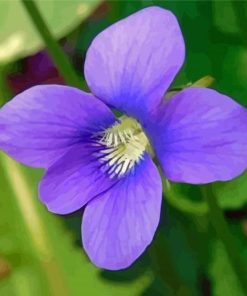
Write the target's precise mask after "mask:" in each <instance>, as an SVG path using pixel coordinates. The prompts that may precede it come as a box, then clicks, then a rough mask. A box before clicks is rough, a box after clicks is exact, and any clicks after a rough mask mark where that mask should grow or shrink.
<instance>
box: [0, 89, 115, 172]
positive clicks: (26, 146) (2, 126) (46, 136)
mask: <svg viewBox="0 0 247 296" xmlns="http://www.w3.org/2000/svg"><path fill="white" fill-rule="evenodd" d="M114 121H115V118H114V116H113V114H112V113H111V111H110V110H109V109H108V108H107V107H106V106H105V105H104V104H103V103H102V102H100V101H99V100H98V99H96V98H95V97H93V95H91V94H87V93H85V92H83V91H80V90H78V89H75V88H72V87H68V86H59V85H43V86H35V87H32V88H30V89H28V90H26V91H24V92H22V93H21V94H19V95H17V96H16V97H14V98H13V99H12V100H11V101H10V102H8V103H7V104H5V105H4V106H3V107H2V108H1V109H0V148H1V149H2V150H3V151H5V152H6V153H8V154H9V155H10V156H11V157H13V158H14V159H16V160H17V161H20V162H22V163H24V164H26V165H30V166H34V167H48V166H49V165H51V163H53V162H54V161H55V160H56V159H58V158H59V157H61V156H62V155H63V154H64V153H65V152H66V151H68V149H70V148H71V146H73V145H74V144H76V143H78V142H80V141H82V140H83V138H84V137H87V136H88V135H89V134H91V133H94V132H97V131H98V130H99V129H104V128H106V127H108V126H109V125H111V124H113V122H114Z"/></svg>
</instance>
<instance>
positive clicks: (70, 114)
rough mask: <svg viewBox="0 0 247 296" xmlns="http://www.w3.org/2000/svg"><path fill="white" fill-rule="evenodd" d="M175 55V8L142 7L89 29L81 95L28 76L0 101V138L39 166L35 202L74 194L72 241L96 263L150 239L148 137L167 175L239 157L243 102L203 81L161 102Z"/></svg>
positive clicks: (153, 194)
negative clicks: (77, 224) (76, 219)
mask: <svg viewBox="0 0 247 296" xmlns="http://www.w3.org/2000/svg"><path fill="white" fill-rule="evenodd" d="M184 54H185V49H184V41H183V37H182V34H181V31H180V28H179V25H178V23H177V20H176V18H175V16H174V15H173V14H172V13H171V12H169V11H167V10H164V9H161V8H159V7H149V8H146V9H143V10H141V11H139V12H137V13H135V14H133V15H131V16H129V17H127V18H126V19H124V20H121V21H119V22H117V23H116V24H114V25H112V26H110V27H109V28H107V29H106V30H104V31H103V32H102V33H100V34H99V35H98V36H97V37H96V38H95V39H94V40H93V42H92V44H91V46H90V48H89V50H88V52H87V56H86V62H85V77H86V80H87V83H88V85H89V87H90V89H91V91H92V94H88V93H85V92H83V91H81V90H78V89H75V88H72V87H68V86H58V85H47V86H36V87H32V88H30V89H28V90H26V91H24V92H23V93H21V94H19V95H17V96H16V97H15V98H14V99H13V100H12V101H10V102H9V103H7V104H6V105H5V106H4V107H3V108H2V109H1V111H0V128H1V141H0V147H1V148H2V149H3V150H4V151H5V152H6V153H8V154H9V155H10V156H12V157H13V158H14V159H16V160H17V161H20V162H22V163H24V164H26V165H29V166H32V167H41V168H45V169H46V173H45V175H44V177H43V179H42V180H41V183H40V186H39V193H40V199H41V201H42V202H43V203H44V204H45V205H46V206H47V208H48V209H49V210H50V211H51V212H54V213H58V214H67V213H71V212H73V211H76V210H78V209H80V208H81V207H83V206H85V205H86V208H85V212H84V216H83V222H82V240H83V245H84V248H85V250H86V252H87V254H88V256H89V258H90V259H91V261H92V262H93V263H94V264H95V265H97V266H99V267H101V268H106V269H111V270H117V269H122V268H126V267H128V266H129V265H130V264H131V263H132V262H133V261H134V260H136V259H137V258H138V257H139V256H140V254H141V253H142V252H143V251H144V250H145V249H146V247H147V246H148V245H149V244H150V242H151V241H152V239H153V236H154V233H155V231H156V228H157V225H158V223H159V218H160V208H161V200H162V184H161V178H160V175H159V172H158V169H157V168H156V166H155V164H154V163H153V161H152V159H151V157H150V156H149V154H148V153H147V152H146V148H147V147H148V145H149V144H151V146H152V148H153V150H154V152H155V154H156V156H157V158H158V160H159V163H160V165H161V167H162V169H163V173H164V175H165V176H166V177H167V178H168V179H169V180H171V181H175V182H187V183H193V184H201V183H208V182H213V181H216V180H229V179H232V178H234V177H236V176H238V175H239V174H241V173H242V172H243V171H244V170H245V169H246V167H247V111H246V110H245V109H244V108H243V107H241V106H240V105H239V104H237V103H236V102H234V101H233V100H232V99H230V98H229V97H227V96H224V95H222V94H220V93H218V92H216V91H214V90H211V89H204V88H187V89H185V90H183V91H181V92H179V93H178V94H175V95H174V96H173V97H172V98H171V99H170V100H169V101H168V102H167V103H165V104H163V103H162V97H163V95H164V93H165V92H166V91H167V89H168V87H169V85H170V84H171V82H172V80H173V79H174V77H175V75H176V74H177V72H178V71H179V69H180V67H181V66H182V64H183V61H184ZM109 106H110V107H114V108H116V109H117V110H119V111H121V112H123V113H124V114H126V115H127V116H128V117H123V118H122V119H121V118H120V119H117V118H116V117H115V116H114V115H113V113H112V112H111V111H110V109H109Z"/></svg>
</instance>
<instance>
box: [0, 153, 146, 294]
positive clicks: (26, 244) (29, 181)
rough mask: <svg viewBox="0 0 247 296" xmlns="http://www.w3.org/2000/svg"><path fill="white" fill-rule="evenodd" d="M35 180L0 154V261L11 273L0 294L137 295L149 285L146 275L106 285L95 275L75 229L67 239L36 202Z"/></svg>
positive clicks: (33, 174) (36, 176) (35, 174)
mask: <svg viewBox="0 0 247 296" xmlns="http://www.w3.org/2000/svg"><path fill="white" fill-rule="evenodd" d="M8 170H9V171H8ZM10 171H11V174H10V173H9V172H10ZM4 172H6V174H4ZM11 177H12V178H11ZM40 177H41V172H37V171H36V172H34V171H33V170H32V171H31V170H30V169H27V168H24V167H21V166H19V165H18V164H16V163H15V162H14V161H12V160H10V159H9V158H7V157H6V156H4V155H3V154H1V170H0V188H1V199H0V216H1V219H0V234H1V235H0V258H1V257H2V258H4V259H5V260H7V261H8V262H9V264H10V266H11V271H10V273H9V274H8V275H6V277H4V278H2V279H1V278H0V280H1V282H0V295H10V296H12V295H13V296H19V295H20V296H29V295H30V296H31V295H38V296H39V295H40V296H45V295H55V296H56V295H59V296H60V295H61V296H66V295H73V296H74V295H75V296H76V295H78V296H79V295H85V294H86V295H99V291H100V295H102V296H109V295H116V294H117V295H123V296H125V295H129V296H132V295H135V294H139V293H141V291H142V290H143V289H145V287H146V286H147V285H148V284H149V282H150V276H149V275H148V274H146V273H143V274H140V276H139V277H137V278H136V279H135V280H134V281H133V282H131V283H129V282H128V284H125V283H122V282H120V283H118V284H117V283H115V284H114V285H112V284H111V282H109V281H106V280H105V279H104V278H102V277H100V273H101V272H100V270H99V269H97V268H96V267H94V266H93V265H92V264H91V263H90V262H89V261H88V259H87V258H86V256H85V254H84V253H83V250H82V248H81V246H78V245H76V242H75V239H76V238H80V229H78V231H77V232H76V236H77V237H72V236H71V235H70V234H69V233H68V231H66V229H65V228H64V226H63V225H62V223H61V222H62V220H63V219H62V218H61V217H58V216H55V215H53V214H51V213H49V212H48V211H47V210H46V209H45V207H44V206H43V205H42V204H41V203H40V201H39V200H38V198H37V185H38V180H39V178H40ZM14 182H17V183H14ZM80 215H81V214H80ZM28 217H29V218H28ZM30 223H31V224H32V225H30Z"/></svg>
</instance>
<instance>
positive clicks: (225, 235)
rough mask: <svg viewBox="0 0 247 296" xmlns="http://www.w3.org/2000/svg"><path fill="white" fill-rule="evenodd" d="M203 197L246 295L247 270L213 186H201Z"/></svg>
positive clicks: (212, 222) (213, 224)
mask: <svg viewBox="0 0 247 296" xmlns="http://www.w3.org/2000/svg"><path fill="white" fill-rule="evenodd" d="M203 193H204V197H205V199H206V201H207V204H208V208H209V213H208V214H209V218H210V220H211V224H212V226H213V227H214V229H215V231H216V233H217V235H218V237H219V239H220V240H221V241H222V243H223V245H224V247H225V249H226V253H227V255H228V258H229V262H230V264H231V266H232V269H233V271H234V272H235V274H236V276H237V277H238V280H239V283H240V285H241V287H242V289H243V292H244V295H247V270H246V267H245V265H244V264H243V262H242V261H241V258H240V257H239V255H238V250H237V248H236V246H235V244H234V237H233V235H232V234H231V232H230V231H229V228H228V225H227V222H226V220H225V217H224V214H223V211H222V209H221V208H220V206H219V204H218V202H217V199H216V197H215V196H214V192H213V188H212V186H211V185H207V186H205V187H204V188H203Z"/></svg>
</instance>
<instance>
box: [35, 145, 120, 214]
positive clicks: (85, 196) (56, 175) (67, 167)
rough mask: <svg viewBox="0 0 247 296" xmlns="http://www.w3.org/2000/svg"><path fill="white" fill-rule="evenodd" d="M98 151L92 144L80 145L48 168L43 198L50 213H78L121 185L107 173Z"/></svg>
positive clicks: (40, 190) (42, 190) (41, 186)
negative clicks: (97, 197)
mask: <svg viewBox="0 0 247 296" xmlns="http://www.w3.org/2000/svg"><path fill="white" fill-rule="evenodd" d="M98 150H99V148H97V147H95V146H92V144H91V143H83V144H77V145H75V146H74V147H73V148H71V149H70V150H69V151H68V152H67V153H66V154H65V155H64V156H63V157H61V158H60V159H59V160H58V161H56V162H55V163H54V164H53V165H52V166H51V167H50V168H48V170H47V172H46V173H45V175H44V177H43V178H42V180H41V182H40V185H39V194H40V199H41V201H42V202H43V203H44V204H45V205H46V206H47V208H48V210H49V211H51V212H54V213H57V214H68V213H71V212H74V211H76V210H78V209H80V208H81V207H82V206H84V205H85V204H86V203H87V202H88V201H89V200H91V199H92V198H93V197H95V196H97V195H98V194H100V193H102V192H104V191H105V190H107V189H108V188H110V187H112V186H113V185H114V184H115V183H116V182H117V181H118V179H110V178H109V175H107V174H105V173H104V168H103V166H102V164H101V163H100V162H99V161H98V158H97V157H95V154H98V153H97V152H98Z"/></svg>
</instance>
